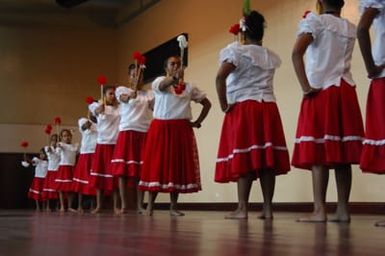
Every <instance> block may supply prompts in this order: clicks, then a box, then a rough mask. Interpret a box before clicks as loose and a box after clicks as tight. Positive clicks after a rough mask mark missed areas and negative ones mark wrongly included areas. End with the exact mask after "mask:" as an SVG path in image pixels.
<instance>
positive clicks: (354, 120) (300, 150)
mask: <svg viewBox="0 0 385 256" xmlns="http://www.w3.org/2000/svg"><path fill="white" fill-rule="evenodd" d="M317 3H318V4H319V7H320V13H321V14H320V15H316V14H314V13H309V14H308V15H307V16H306V17H305V18H304V19H303V20H302V21H301V22H300V25H299V32H298V37H297V42H296V44H295V46H294V50H293V53H292V60H293V65H294V68H295V71H296V74H297V77H298V80H299V82H300V84H301V87H302V91H303V95H304V97H303V100H302V104H301V110H300V113H299V118H298V126H297V133H296V140H295V147H294V153H293V159H292V165H293V166H295V167H298V168H302V169H308V170H312V177H313V194H314V210H313V213H312V215H310V216H309V217H305V218H301V219H299V220H298V221H304V222H325V221H326V220H327V216H326V208H325V201H326V190H327V184H328V179H329V169H335V176H336V183H337V193H338V205H337V211H336V215H335V217H333V218H332V219H330V221H335V222H349V221H350V215H349V211H348V202H349V195H350V189H351V182H352V170H351V165H352V164H358V163H359V161H360V156H361V150H362V140H363V135H364V132H363V124H362V117H361V112H360V108H359V105H358V101H357V95H356V90H355V84H354V81H353V79H352V75H351V73H350V62H351V58H352V52H353V47H354V42H355V38H356V27H355V26H354V25H353V24H352V23H350V22H349V21H348V20H346V19H343V18H341V16H340V14H341V9H342V7H343V5H344V1H343V0H318V1H317ZM305 53H306V63H304V60H303V56H304V55H305ZM305 67H306V69H305Z"/></svg>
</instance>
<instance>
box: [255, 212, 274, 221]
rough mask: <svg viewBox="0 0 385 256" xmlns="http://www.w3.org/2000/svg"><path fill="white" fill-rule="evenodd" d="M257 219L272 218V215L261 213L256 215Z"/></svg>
mask: <svg viewBox="0 0 385 256" xmlns="http://www.w3.org/2000/svg"><path fill="white" fill-rule="evenodd" d="M258 219H260V220H272V219H273V215H265V214H264V213H262V214H261V215H259V216H258Z"/></svg>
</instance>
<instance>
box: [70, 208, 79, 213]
mask: <svg viewBox="0 0 385 256" xmlns="http://www.w3.org/2000/svg"><path fill="white" fill-rule="evenodd" d="M68 211H69V212H73V213H77V212H78V211H77V210H76V209H74V208H71V207H70V208H68Z"/></svg>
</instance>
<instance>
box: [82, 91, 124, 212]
mask: <svg viewBox="0 0 385 256" xmlns="http://www.w3.org/2000/svg"><path fill="white" fill-rule="evenodd" d="M103 93H104V98H105V104H104V103H99V102H95V103H92V104H91V105H89V106H88V107H89V110H90V111H91V113H92V115H94V116H96V118H97V123H96V130H97V132H98V137H97V144H96V149H95V154H94V159H93V161H92V165H91V167H92V168H91V177H90V185H91V187H93V188H95V189H96V208H95V209H94V210H93V211H92V213H99V212H100V211H101V209H102V195H103V192H104V193H105V194H110V193H113V201H114V212H115V213H120V211H119V209H118V190H117V189H118V182H117V179H115V178H114V175H113V173H112V169H111V159H112V154H113V152H114V147H115V144H116V141H117V138H118V132H119V130H118V129H119V110H118V105H117V101H116V98H115V87H114V86H110V85H106V86H104V87H103Z"/></svg>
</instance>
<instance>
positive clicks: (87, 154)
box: [72, 118, 98, 213]
mask: <svg viewBox="0 0 385 256" xmlns="http://www.w3.org/2000/svg"><path fill="white" fill-rule="evenodd" d="M78 124H79V131H80V133H81V135H82V142H81V146H80V155H79V159H78V162H77V164H76V167H75V169H74V175H73V178H72V181H73V187H72V190H73V191H74V192H75V193H78V210H77V211H78V212H79V213H82V212H83V205H82V203H83V195H88V196H94V195H95V194H96V190H95V189H94V188H92V187H91V186H90V172H91V164H92V159H93V156H94V153H95V147H96V139H97V136H98V133H97V132H96V125H95V124H94V123H93V122H92V121H91V120H89V119H88V118H80V119H79V121H78Z"/></svg>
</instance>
